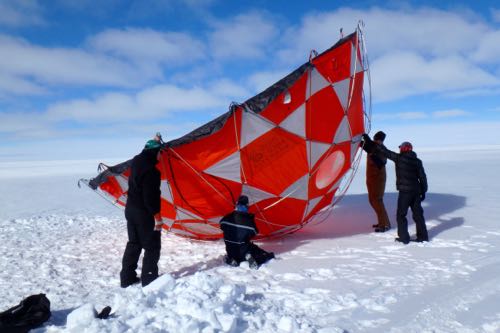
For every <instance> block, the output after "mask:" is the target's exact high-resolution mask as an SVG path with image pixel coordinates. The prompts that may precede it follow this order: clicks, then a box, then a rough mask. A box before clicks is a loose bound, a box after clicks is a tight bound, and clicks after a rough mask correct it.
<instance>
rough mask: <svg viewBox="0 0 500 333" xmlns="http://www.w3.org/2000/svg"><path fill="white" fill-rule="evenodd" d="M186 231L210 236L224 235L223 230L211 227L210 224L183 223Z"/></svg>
mask: <svg viewBox="0 0 500 333" xmlns="http://www.w3.org/2000/svg"><path fill="white" fill-rule="evenodd" d="M182 225H183V226H184V227H185V228H186V229H189V230H190V231H193V232H197V233H201V234H210V235H218V234H220V233H222V230H221V229H219V228H216V227H214V226H211V225H210V224H208V223H188V222H186V223H183V224H182Z"/></svg>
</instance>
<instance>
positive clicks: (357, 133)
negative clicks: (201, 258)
mask: <svg viewBox="0 0 500 333" xmlns="http://www.w3.org/2000/svg"><path fill="white" fill-rule="evenodd" d="M312 54H313V53H312ZM368 68H369V67H368V61H367V57H366V48H365V43H364V38H363V33H362V30H361V26H360V24H358V27H357V29H356V31H355V32H354V33H352V34H350V35H348V36H346V37H343V38H341V39H340V40H339V41H338V42H337V43H336V44H335V45H334V46H332V47H331V48H330V49H328V50H326V51H324V52H323V53H321V54H319V55H316V56H314V57H313V56H311V57H310V59H309V61H308V62H307V63H305V64H303V65H302V66H300V67H299V68H297V69H296V70H295V71H293V72H292V73H290V74H289V75H287V76H286V77H284V78H283V79H281V80H280V81H278V82H276V83H275V84H273V85H272V86H270V87H269V88H267V89H266V90H264V91H263V92H261V93H260V94H258V95H256V96H254V97H252V98H250V99H249V100H247V101H246V102H244V103H241V104H234V103H233V104H232V105H231V106H230V109H229V111H228V112H226V113H225V114H223V115H221V116H220V117H218V118H216V119H214V120H212V121H210V122H209V123H207V124H205V125H203V126H201V127H199V128H197V129H195V130H194V131H192V132H191V133H188V134H186V135H185V136H183V137H181V138H178V139H175V140H172V141H169V142H167V143H165V144H164V145H163V148H162V150H161V157H160V160H159V162H158V165H157V168H158V169H159V170H160V172H161V178H162V181H161V197H162V200H161V216H162V217H163V221H164V222H165V228H167V229H168V230H170V232H172V233H174V234H177V235H180V236H184V237H188V238H194V239H203V240H209V239H219V238H221V237H222V232H221V230H220V228H219V220H220V219H221V217H222V216H224V215H225V214H227V213H229V212H231V211H232V210H233V209H234V204H235V201H236V199H237V198H238V196H239V195H241V194H245V195H247V196H248V197H249V199H250V212H252V213H254V214H255V218H256V224H257V227H258V229H259V235H258V237H259V238H267V237H271V236H277V235H283V234H287V233H291V232H294V231H297V230H298V229H300V228H302V227H303V226H304V225H305V224H307V223H308V222H310V221H311V220H312V219H313V217H314V216H315V215H316V214H317V213H318V212H320V211H322V210H323V212H324V211H325V209H327V208H328V207H331V206H333V205H334V204H335V203H336V202H337V201H338V199H339V198H340V197H341V196H342V195H343V194H344V193H345V191H346V190H347V187H348V186H349V184H350V181H351V179H352V177H353V175H354V173H355V171H356V168H357V166H358V164H359V160H360V157H361V153H360V147H359V143H360V141H361V135H362V134H363V133H365V132H368V131H369V128H368V127H369V126H370V109H371V102H370V100H369V105H368V111H365V110H366V103H365V95H364V93H363V85H364V77H365V73H366V74H367V75H368V81H369V71H368ZM370 98H371V96H370ZM130 162H131V161H127V162H124V163H121V164H119V165H116V166H113V167H107V166H104V165H102V164H101V167H104V168H105V170H104V171H103V172H101V173H100V174H99V175H98V176H97V177H95V178H93V179H91V180H90V181H87V180H83V182H84V183H86V184H87V185H89V186H90V187H91V188H92V189H94V190H95V191H97V192H99V193H101V194H103V195H104V196H105V197H106V198H108V199H109V200H110V201H112V202H113V203H114V204H116V205H119V206H124V205H125V202H126V200H127V189H128V175H129V172H130V170H129V166H130Z"/></svg>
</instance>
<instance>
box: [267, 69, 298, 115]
mask: <svg viewBox="0 0 500 333" xmlns="http://www.w3.org/2000/svg"><path fill="white" fill-rule="evenodd" d="M306 83H307V72H305V73H303V74H302V76H301V77H300V78H299V79H298V80H297V81H296V82H294V83H293V85H291V86H290V87H289V88H288V89H285V90H284V91H283V92H281V94H280V95H278V97H276V99H275V100H274V101H272V102H271V103H269V104H268V105H267V107H266V108H265V109H263V110H262V111H261V112H260V113H259V114H260V115H261V116H262V117H264V118H266V119H269V120H270V121H272V122H273V123H275V124H279V123H281V122H282V121H283V119H285V118H286V117H288V115H289V114H290V113H292V112H293V111H294V110H296V109H297V108H298V107H299V106H300V105H301V104H303V103H304V100H305V97H306ZM286 99H289V101H288V103H286Z"/></svg>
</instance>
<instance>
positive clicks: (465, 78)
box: [371, 52, 500, 101]
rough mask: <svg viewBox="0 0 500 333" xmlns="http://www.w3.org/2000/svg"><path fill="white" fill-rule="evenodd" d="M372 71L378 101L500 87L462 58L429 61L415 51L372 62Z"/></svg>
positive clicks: (499, 81)
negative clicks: (492, 86)
mask: <svg viewBox="0 0 500 333" xmlns="http://www.w3.org/2000/svg"><path fill="white" fill-rule="evenodd" d="M371 71H372V89H373V97H374V99H376V100H379V101H387V100H395V99H398V98H403V97H407V96H412V95H420V94H425V93H442V92H450V91H456V90H464V89H474V88H477V87H488V86H491V85H498V84H500V80H499V79H498V78H497V77H495V76H494V75H492V74H490V73H488V72H486V71H484V70H482V69H481V68H479V67H477V66H475V65H474V64H472V63H470V62H468V61H467V60H466V59H464V58H462V57H459V56H450V57H444V58H433V59H426V58H424V57H423V56H421V55H419V54H416V53H412V52H398V53H388V54H387V55H385V56H382V57H379V58H378V59H377V60H376V61H374V62H373V63H372V66H371Z"/></svg>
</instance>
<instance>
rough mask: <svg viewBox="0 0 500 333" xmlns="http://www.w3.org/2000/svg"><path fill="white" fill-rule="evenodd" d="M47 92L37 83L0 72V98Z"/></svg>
mask: <svg viewBox="0 0 500 333" xmlns="http://www.w3.org/2000/svg"><path fill="white" fill-rule="evenodd" d="M45 93H47V90H46V89H45V88H44V87H42V86H40V85H39V84H37V83H34V82H31V81H29V80H26V79H23V78H21V77H17V76H14V75H11V74H9V73H4V72H1V71H0V98H1V96H2V95H11V94H13V95H41V94H45Z"/></svg>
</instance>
